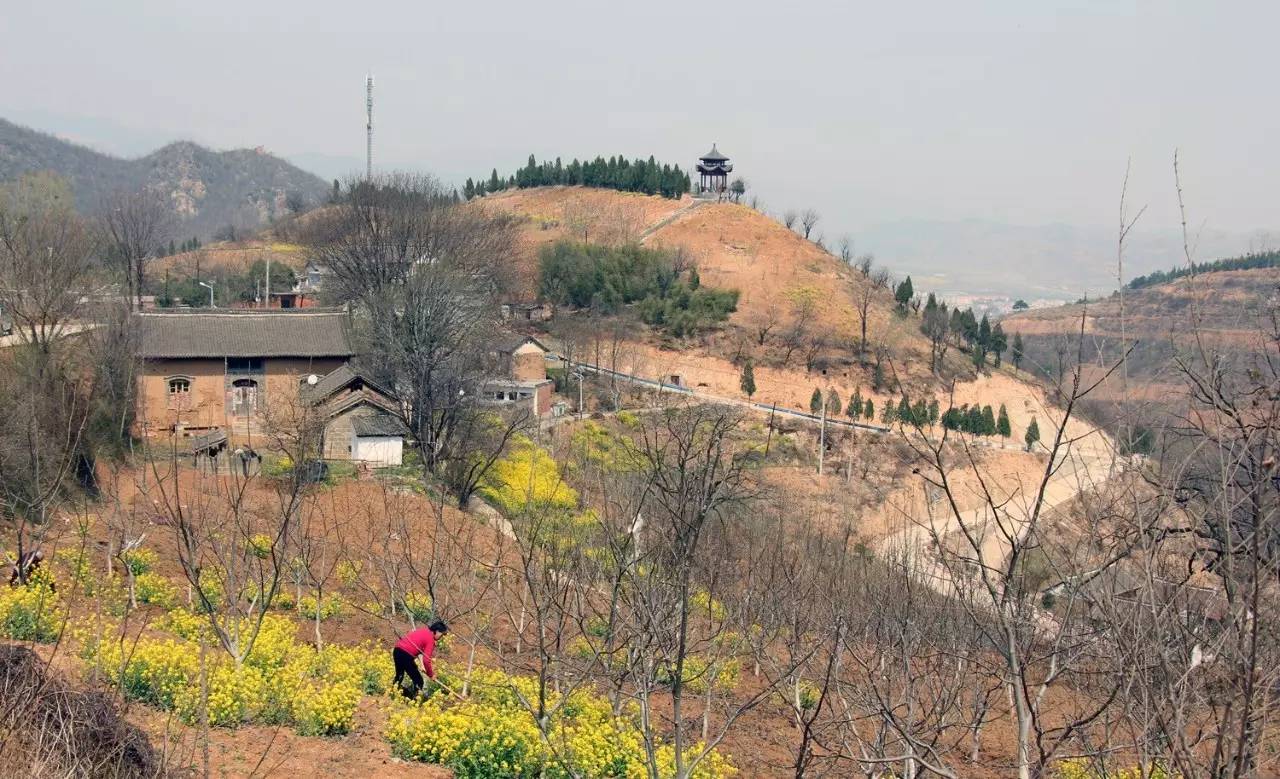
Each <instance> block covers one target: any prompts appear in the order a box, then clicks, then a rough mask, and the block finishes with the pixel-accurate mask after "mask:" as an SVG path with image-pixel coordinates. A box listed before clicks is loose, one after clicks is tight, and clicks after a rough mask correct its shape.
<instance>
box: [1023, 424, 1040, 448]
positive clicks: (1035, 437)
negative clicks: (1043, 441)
mask: <svg viewBox="0 0 1280 779" xmlns="http://www.w3.org/2000/svg"><path fill="white" fill-rule="evenodd" d="M1022 440H1023V441H1026V442H1027V451H1028V452H1029V451H1031V447H1033V446H1035V444H1036V442H1037V441H1039V440H1040V425H1038V424H1036V420H1035V417H1032V418H1031V424H1029V425H1027V434H1026V435H1024V436H1023V437H1022Z"/></svg>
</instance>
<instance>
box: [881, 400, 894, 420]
mask: <svg viewBox="0 0 1280 779" xmlns="http://www.w3.org/2000/svg"><path fill="white" fill-rule="evenodd" d="M897 418H898V407H897V406H895V405H893V401H892V400H890V401H886V402H885V404H884V410H883V411H881V412H880V421H881V422H884V423H885V424H886V425H892V424H893V423H894V421H895V420H897Z"/></svg>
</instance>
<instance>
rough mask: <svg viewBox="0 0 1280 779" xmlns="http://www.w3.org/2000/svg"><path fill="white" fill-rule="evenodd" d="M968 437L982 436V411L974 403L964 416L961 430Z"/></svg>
mask: <svg viewBox="0 0 1280 779" xmlns="http://www.w3.org/2000/svg"><path fill="white" fill-rule="evenodd" d="M961 429H962V430H964V432H966V433H969V434H970V435H982V409H981V408H979V407H978V404H977V403H974V404H973V405H972V406H970V407H969V410H968V411H966V412H965V415H964V427H962V428H961Z"/></svg>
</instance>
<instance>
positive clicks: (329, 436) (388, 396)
mask: <svg viewBox="0 0 1280 779" xmlns="http://www.w3.org/2000/svg"><path fill="white" fill-rule="evenodd" d="M300 397H301V399H302V402H303V403H304V404H305V405H307V406H308V407H310V408H311V409H313V410H315V411H317V412H318V413H319V415H320V418H321V421H322V423H323V425H324V431H323V433H322V438H321V446H320V448H321V453H322V456H323V457H324V458H325V459H326V460H358V461H360V462H365V463H369V464H371V465H379V466H385V465H400V464H401V463H402V462H403V458H404V439H405V433H406V432H407V431H406V429H405V426H404V422H403V421H402V420H401V418H400V412H401V408H400V404H399V401H397V400H396V397H395V395H393V394H392V393H391V391H390V390H388V389H386V388H384V387H382V386H381V385H379V384H378V383H377V382H374V381H371V380H370V379H369V378H368V377H367V376H365V375H364V374H362V373H361V372H360V371H358V370H357V369H356V368H355V367H354V366H353V365H352V364H351V363H347V364H345V365H342V366H339V367H338V368H336V369H335V370H334V371H333V372H331V373H329V374H328V375H326V376H322V377H314V376H308V377H307V379H306V381H305V382H304V383H303V385H302V388H301V391H300Z"/></svg>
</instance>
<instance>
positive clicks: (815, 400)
mask: <svg viewBox="0 0 1280 779" xmlns="http://www.w3.org/2000/svg"><path fill="white" fill-rule="evenodd" d="M809 413H811V414H821V413H822V390H820V389H818V388H817V387H814V388H813V396H812V397H811V398H809Z"/></svg>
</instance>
